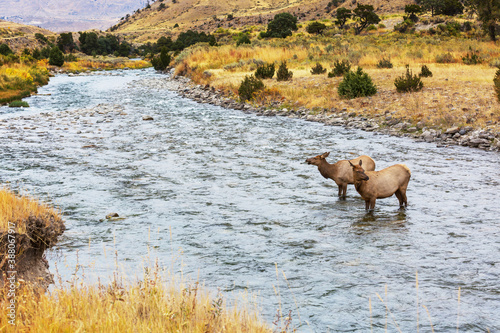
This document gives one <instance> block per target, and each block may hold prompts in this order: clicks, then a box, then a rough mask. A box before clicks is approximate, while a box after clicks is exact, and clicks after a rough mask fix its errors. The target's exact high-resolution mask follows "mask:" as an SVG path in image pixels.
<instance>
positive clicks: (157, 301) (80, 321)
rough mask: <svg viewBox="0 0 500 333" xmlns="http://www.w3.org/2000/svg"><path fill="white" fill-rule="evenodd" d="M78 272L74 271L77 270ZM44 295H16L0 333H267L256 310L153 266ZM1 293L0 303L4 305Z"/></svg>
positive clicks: (27, 291) (1, 322) (25, 288)
mask: <svg viewBox="0 0 500 333" xmlns="http://www.w3.org/2000/svg"><path fill="white" fill-rule="evenodd" d="M77 269H78V268H77ZM60 283H61V284H60V285H59V286H57V287H56V288H54V289H53V290H52V291H51V292H49V293H47V294H39V293H37V292H36V291H34V290H33V289H31V288H30V287H29V286H23V287H22V288H21V289H20V290H19V292H18V294H17V304H18V313H17V318H16V326H15V327H12V326H10V325H9V324H8V323H7V322H6V321H7V319H6V318H5V317H6V316H0V330H1V331H2V332H16V331H17V332H20V331H23V332H47V333H49V332H109V333H113V332H116V333H123V332H189V333H198V332H199V333H202V332H203V333H205V332H256V333H258V332H271V329H270V328H269V327H268V326H267V325H266V324H265V323H264V322H263V320H262V319H261V318H260V316H259V315H258V314H257V312H256V310H255V309H252V308H250V306H249V305H248V304H247V301H246V300H245V299H243V303H245V304H234V306H232V307H229V306H228V305H227V301H226V299H225V298H224V297H223V296H222V295H221V294H220V293H218V294H217V295H215V296H214V295H211V294H210V293H209V292H208V291H207V289H206V288H205V287H204V286H202V285H200V284H199V283H198V282H195V283H189V282H187V281H185V280H182V279H181V278H178V277H176V276H173V275H165V272H164V271H162V270H161V269H159V267H158V265H157V264H156V265H155V266H154V267H152V268H150V269H145V270H144V274H143V276H142V279H141V280H140V281H135V282H127V281H126V279H125V278H124V276H123V275H122V274H118V273H115V275H114V277H113V280H112V281H111V282H110V283H109V284H106V285H105V284H101V283H100V282H99V283H97V284H93V285H88V284H85V283H84V282H82V281H79V280H78V279H77V278H74V279H73V280H72V281H71V282H70V285H69V286H68V287H63V285H62V282H60ZM5 302H6V298H5V295H2V297H0V305H1V306H2V308H4V307H5V306H6V305H7V304H6V303H5Z"/></svg>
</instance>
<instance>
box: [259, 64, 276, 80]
mask: <svg viewBox="0 0 500 333" xmlns="http://www.w3.org/2000/svg"><path fill="white" fill-rule="evenodd" d="M275 70H276V69H275V66H274V63H270V64H263V65H259V66H258V67H257V69H256V70H255V77H256V78H258V79H272V78H273V76H274V71H275Z"/></svg>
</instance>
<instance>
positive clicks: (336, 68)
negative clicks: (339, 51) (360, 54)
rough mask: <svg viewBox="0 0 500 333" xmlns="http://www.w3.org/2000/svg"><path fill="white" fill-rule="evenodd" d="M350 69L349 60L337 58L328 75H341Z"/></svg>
mask: <svg viewBox="0 0 500 333" xmlns="http://www.w3.org/2000/svg"><path fill="white" fill-rule="evenodd" d="M350 70H351V63H350V62H349V60H342V62H340V61H339V60H337V61H335V62H334V63H333V68H332V71H331V72H330V73H328V77H337V76H343V75H344V74H345V73H348V72H349V71H350Z"/></svg>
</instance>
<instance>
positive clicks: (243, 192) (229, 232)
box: [0, 69, 500, 332]
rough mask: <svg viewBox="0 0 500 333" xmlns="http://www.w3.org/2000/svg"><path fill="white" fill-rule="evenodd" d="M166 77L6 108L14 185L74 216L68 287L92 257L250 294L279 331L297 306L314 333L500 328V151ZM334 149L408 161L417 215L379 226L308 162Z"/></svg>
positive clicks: (114, 79)
mask: <svg viewBox="0 0 500 333" xmlns="http://www.w3.org/2000/svg"><path fill="white" fill-rule="evenodd" d="M167 80H168V78H167V77H166V76H163V75H160V74H156V73H154V71H153V70H151V69H148V70H131V71H115V72H108V73H97V74H93V75H89V76H77V77H69V76H66V75H59V76H56V77H53V78H51V80H50V83H49V84H48V85H47V86H44V87H42V88H40V89H39V95H37V96H33V97H30V98H27V99H25V100H26V101H27V102H28V103H29V104H30V105H31V107H30V108H27V109H14V108H8V107H0V151H1V159H0V182H1V183H2V184H6V183H7V182H8V183H10V184H9V186H10V187H11V188H13V189H15V190H22V191H24V192H27V193H30V194H32V195H35V196H36V197H38V198H40V199H42V200H44V201H48V202H50V203H51V204H53V205H56V206H57V207H59V208H60V209H61V211H62V212H63V214H64V219H65V221H66V226H67V230H66V232H65V233H64V235H63V236H62V239H61V242H60V243H59V244H58V245H57V247H56V248H55V249H54V250H52V251H50V252H49V253H48V255H47V257H48V259H49V264H50V270H51V271H52V272H54V267H55V266H56V265H57V268H58V272H59V274H60V276H61V277H62V278H63V280H69V279H71V276H72V273H73V272H74V270H75V267H76V263H77V260H78V263H79V264H80V265H82V267H83V268H84V269H85V274H86V275H87V277H88V278H90V279H91V280H92V279H94V280H95V279H96V278H97V277H98V276H99V277H101V278H102V279H105V278H106V277H110V276H111V275H112V274H113V271H114V270H115V269H116V264H115V261H116V260H118V262H119V265H120V267H121V269H123V270H124V271H125V272H127V273H128V274H130V275H131V276H139V277H140V276H141V274H142V273H141V268H140V267H142V265H143V264H144V261H147V260H149V259H148V258H157V259H158V261H159V264H160V265H161V266H165V267H170V268H171V269H173V270H174V271H175V272H177V273H179V272H182V274H183V275H184V276H186V277H188V278H190V279H192V280H194V281H195V280H199V281H201V282H204V284H205V285H206V286H207V287H208V288H210V289H212V290H217V289H220V290H221V291H222V292H223V293H224V294H228V295H233V294H237V293H238V292H240V291H245V290H248V292H249V293H251V294H254V295H256V298H257V302H258V305H259V307H260V309H261V312H262V313H263V316H264V318H265V320H266V321H267V322H268V323H269V324H270V325H271V326H272V322H273V321H274V319H275V318H274V316H275V314H276V311H277V309H279V308H281V309H282V312H283V313H284V314H288V313H289V311H290V310H291V313H292V325H293V326H295V327H297V328H298V331H299V332H327V331H332V332H367V331H369V330H370V329H373V330H374V331H378V332H382V331H383V330H385V325H386V321H388V326H389V331H390V332H396V331H398V329H397V327H399V328H400V329H401V331H403V332H415V331H417V323H418V324H419V325H420V329H421V330H422V331H426V332H430V330H431V326H430V323H431V321H432V325H433V328H434V330H435V331H436V332H451V331H453V332H455V331H456V329H457V326H458V327H459V330H460V332H486V331H487V330H488V329H489V330H490V331H491V332H497V331H500V206H499V199H500V168H499V165H500V155H499V154H498V153H491V152H484V151H481V150H476V149H472V148H464V147H458V146H457V147H451V148H437V147H436V146H435V145H434V144H430V143H419V142H415V141H412V140H410V139H405V138H395V137H390V136H385V135H377V134H376V133H369V132H363V131H359V130H353V129H344V128H341V127H332V126H325V125H323V124H319V123H313V122H307V121H304V120H297V119H289V118H286V117H259V116H256V115H253V114H245V113H243V112H242V111H237V110H227V109H223V108H221V107H217V106H211V105H207V104H199V103H196V102H194V101H191V100H188V99H186V98H183V97H180V96H179V95H178V94H176V93H175V92H172V91H170V90H168V89H167V88H166V87H168V85H166V84H165V82H167ZM144 115H148V116H151V117H152V118H153V120H151V121H145V120H143V116H144ZM327 151H329V152H331V153H330V156H329V158H328V161H329V162H330V163H333V162H334V161H336V160H339V159H346V158H347V159H348V158H353V157H356V156H358V155H362V154H366V155H369V156H371V157H372V158H373V159H374V160H375V161H376V163H377V166H376V167H377V170H380V169H382V168H385V167H387V166H390V165H392V164H396V163H405V164H406V165H407V166H408V167H409V168H410V169H411V172H412V177H411V180H410V183H409V186H408V192H407V196H408V204H409V207H408V208H407V209H406V210H400V209H399V207H398V201H397V199H396V198H395V197H394V196H393V197H391V198H387V199H380V200H377V203H376V208H375V211H374V212H373V214H367V213H366V212H365V209H364V208H365V204H364V201H362V200H361V198H360V196H359V195H358V194H357V193H356V191H355V189H354V187H353V186H352V185H350V186H349V187H348V190H347V199H346V200H340V199H338V198H337V197H336V194H337V187H336V185H335V184H334V183H333V181H331V180H327V179H324V178H323V177H322V176H321V175H320V174H319V172H318V170H317V168H316V167H314V166H311V165H307V164H306V163H305V162H304V161H305V159H306V158H308V157H312V156H315V155H318V154H321V153H324V152H327ZM112 212H116V213H118V214H119V216H120V218H119V219H106V218H105V217H106V215H107V214H109V213H112ZM277 272H278V274H277ZM417 272H418V292H417V289H416V282H417V281H416V280H417ZM284 276H286V280H285V278H284ZM459 289H460V301H459V300H458V294H459ZM278 290H279V294H277V292H278ZM232 292H234V293H232ZM378 295H379V296H380V297H381V298H382V299H383V300H384V303H382V301H381V300H380V299H379V297H378ZM229 297H232V296H229ZM234 297H236V296H234ZM422 305H425V307H426V308H427V310H428V312H427V310H426V309H425V308H424V307H423V306H422ZM386 306H387V308H388V309H389V310H390V313H389V314H387V312H386ZM417 313H418V319H417ZM429 317H430V319H429ZM396 325H397V327H396Z"/></svg>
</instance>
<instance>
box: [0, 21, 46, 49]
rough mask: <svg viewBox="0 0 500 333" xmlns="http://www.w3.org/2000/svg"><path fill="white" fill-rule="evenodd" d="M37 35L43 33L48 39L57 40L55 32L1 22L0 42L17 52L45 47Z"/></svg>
mask: <svg viewBox="0 0 500 333" xmlns="http://www.w3.org/2000/svg"><path fill="white" fill-rule="evenodd" d="M36 33H41V34H43V35H45V36H47V37H49V36H54V40H55V38H56V34H55V33H54V32H52V31H49V30H46V29H42V28H38V27H34V26H31V25H24V24H19V23H14V22H9V21H4V20H0V42H1V43H5V44H7V45H9V47H10V48H11V49H12V50H13V51H15V52H18V51H21V50H22V49H24V48H25V47H28V48H34V47H38V48H40V47H43V46H45V45H41V44H40V42H39V41H38V40H37V39H36V38H35V34H36Z"/></svg>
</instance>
